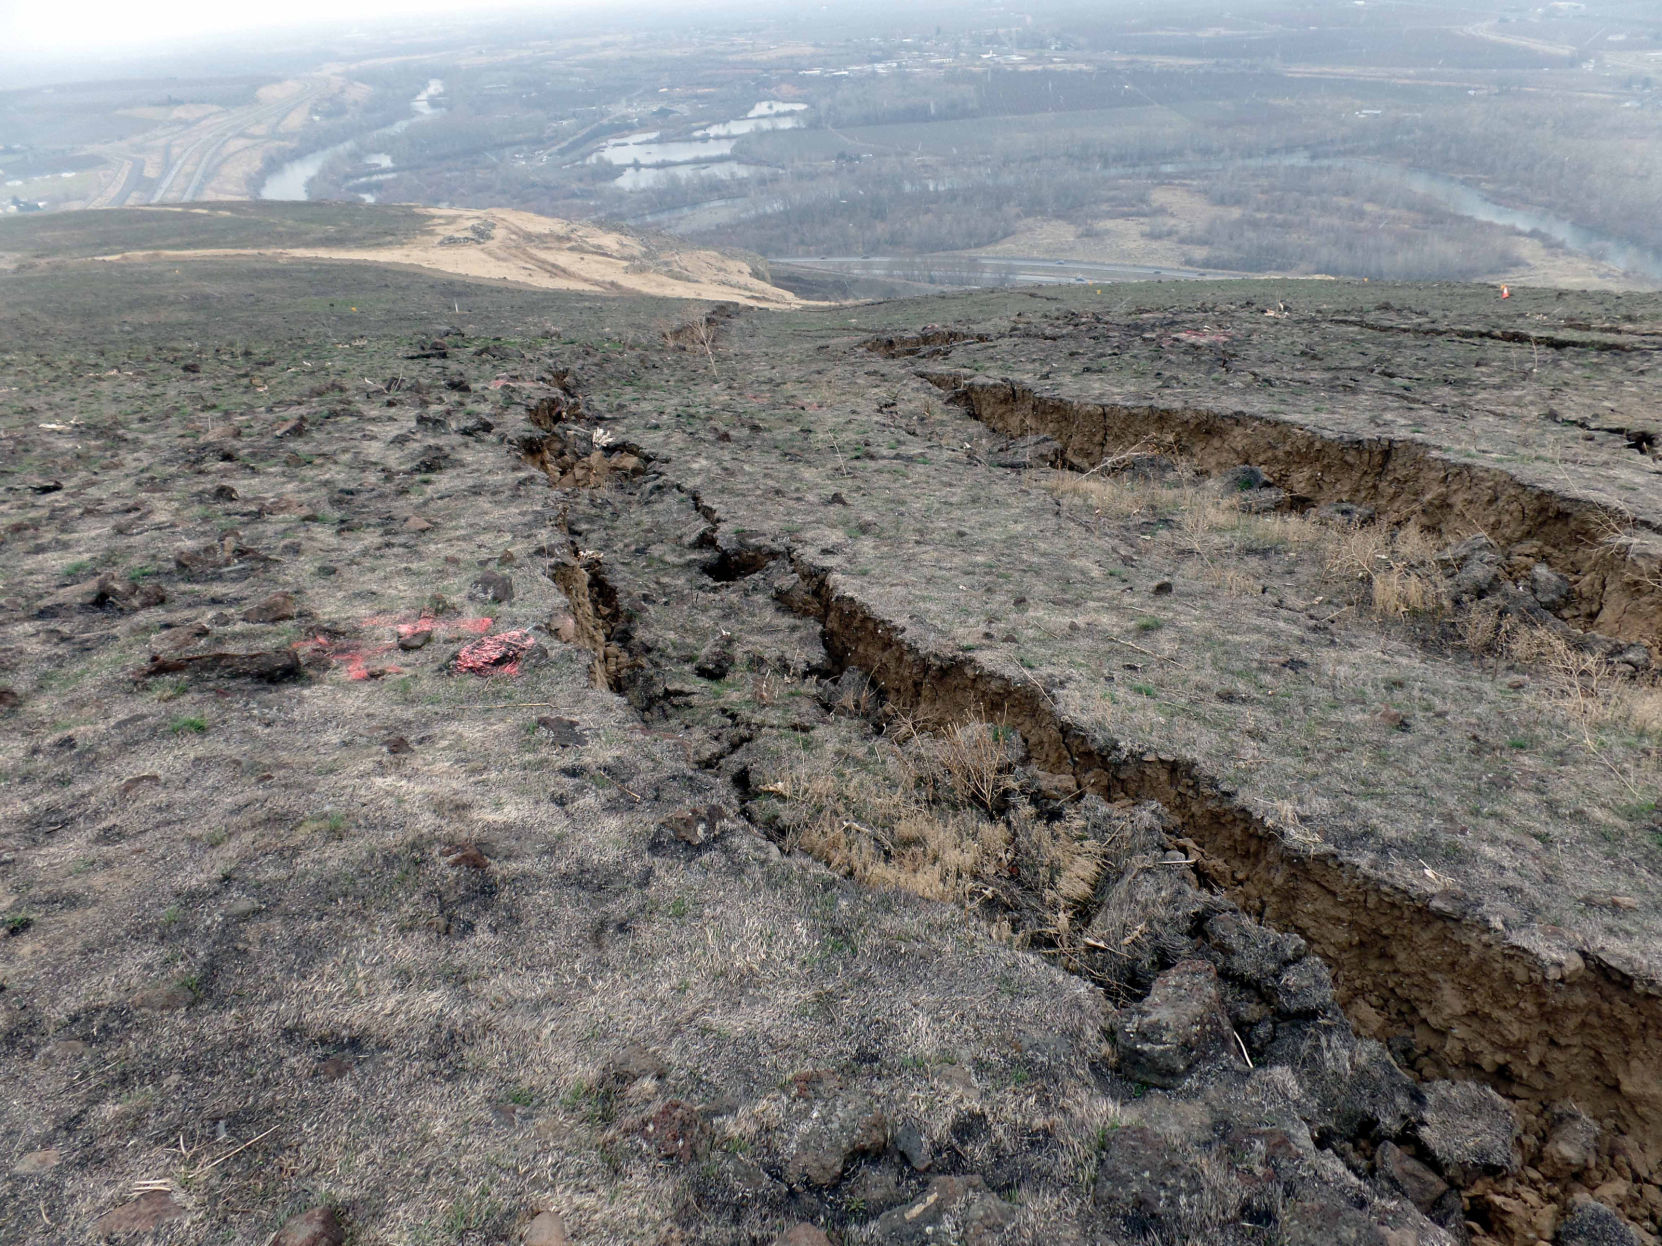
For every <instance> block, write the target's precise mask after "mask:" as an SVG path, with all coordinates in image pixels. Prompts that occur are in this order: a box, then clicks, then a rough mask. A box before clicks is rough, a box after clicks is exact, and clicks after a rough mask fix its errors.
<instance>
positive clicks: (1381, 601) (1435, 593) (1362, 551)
mask: <svg viewBox="0 0 1662 1246" xmlns="http://www.w3.org/2000/svg"><path fill="white" fill-rule="evenodd" d="M1437 550H1438V546H1437V544H1436V543H1435V542H1434V541H1433V540H1432V539H1431V538H1430V537H1429V536H1427V535H1426V534H1425V533H1424V532H1423V531H1422V530H1421V529H1420V528H1419V527H1418V525H1415V524H1407V525H1405V526H1403V527H1401V528H1398V529H1396V530H1395V531H1391V530H1388V529H1386V528H1384V527H1381V526H1377V525H1366V526H1363V527H1359V528H1345V529H1340V530H1337V531H1334V532H1332V534H1331V538H1330V544H1329V545H1328V547H1327V572H1328V574H1329V575H1332V576H1335V577H1336V578H1339V579H1341V580H1346V581H1350V582H1353V583H1359V584H1361V585H1365V590H1364V591H1365V595H1366V599H1367V600H1366V604H1367V606H1368V608H1369V609H1370V610H1371V611H1372V612H1373V614H1374V615H1376V616H1377V617H1379V618H1402V617H1405V616H1409V615H1417V616H1425V615H1431V616H1435V615H1440V614H1444V613H1446V612H1447V610H1448V607H1449V596H1448V588H1447V585H1446V583H1445V582H1444V579H1443V575H1442V572H1441V571H1440V570H1439V569H1438V567H1437Z"/></svg>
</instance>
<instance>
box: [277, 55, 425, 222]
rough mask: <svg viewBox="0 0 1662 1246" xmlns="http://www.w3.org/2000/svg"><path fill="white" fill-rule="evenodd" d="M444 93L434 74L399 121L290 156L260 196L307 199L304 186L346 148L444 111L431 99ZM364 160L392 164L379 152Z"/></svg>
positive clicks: (364, 194) (368, 163)
mask: <svg viewBox="0 0 1662 1246" xmlns="http://www.w3.org/2000/svg"><path fill="white" fill-rule="evenodd" d="M443 94H444V79H442V78H434V79H432V80H430V81H429V82H428V83H427V85H426V86H425V87H423V88H422V90H421V92H420V94H418V95H417V96H416V97H415V98H414V99H413V100H411V101H410V115H409V116H408V117H405V118H404V119H403V120H402V121H395V122H393V123H392V124H391V125H387V126H382V127H381V128H380V129H379V130H372V131H370V132H369V133H368V134H364V135H361V136H359V137H357V138H349V139H347V140H346V141H345V142H344V143H336V144H335V145H334V146H332V147H325V148H323V149H321V150H319V151H314V152H312V153H311V154H309V155H305V156H300V157H298V158H297V159H294V160H290V161H289V162H288V163H287V164H285V165H283V166H282V167H281V168H279V169H278V170H277V171H276V172H274V173H272V174H271V176H270V177H268V178H266V179H265V182H264V184H263V185H261V187H260V198H261V199H286V200H290V201H297V200H305V199H307V198H308V197H309V196H308V193H307V187H308V186H309V185H310V184H311V180H312V179H313V178H314V177H316V176H317V175H318V174H319V173H320V172H322V170H323V166H324V165H326V164H328V163H329V161H331V160H333V159H334V158H335V157H336V156H338V155H341V154H342V153H344V152H349V151H362V150H364V149H365V148H367V147H368V146H370V143H371V141H372V140H374V139H378V138H382V137H384V136H386V135H390V134H402V133H403V132H404V131H405V130H407V129H409V128H410V127H411V126H412V125H414V124H415V123H416V122H418V121H425V120H426V119H427V118H429V117H436V116H438V115H439V114H440V113H442V112H443V111H444V109H443V108H440V107H439V106H438V105H437V104H435V103H434V102H433V101H434V100H435V99H436V98H437V97H439V96H441V95H443ZM364 164H365V165H366V166H368V167H370V168H377V169H384V168H388V167H389V166H391V164H392V158H391V157H390V156H386V155H383V154H380V153H375V154H371V155H369V156H366V157H365V158H364ZM358 197H359V198H360V199H362V200H363V201H364V202H365V203H374V202H375V196H374V195H373V194H369V193H367V192H360V193H359V195H358Z"/></svg>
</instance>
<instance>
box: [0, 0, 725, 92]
mask: <svg viewBox="0 0 1662 1246" xmlns="http://www.w3.org/2000/svg"><path fill="white" fill-rule="evenodd" d="M642 7H646V6H644V5H642V4H640V3H636V2H634V0H629V2H628V3H625V4H622V5H619V4H616V3H608V2H607V0H482V2H481V0H278V2H277V3H272V4H262V5H254V4H249V3H246V2H245V0H0V47H4V48H6V49H7V50H8V51H10V52H13V53H17V52H22V51H27V50H34V51H38V52H41V53H43V54H49V55H54V56H62V55H63V54H66V53H73V52H75V51H77V50H83V49H84V50H97V51H100V52H108V51H112V50H125V49H133V50H140V49H145V48H154V47H156V46H158V45H160V46H167V45H173V46H178V45H180V44H189V43H194V42H196V41H198V40H200V39H201V38H203V37H204V36H214V35H223V34H226V33H228V32H233V31H245V30H259V29H261V28H270V27H277V26H302V25H315V24H319V23H331V24H339V23H349V22H354V21H379V20H383V19H387V18H397V17H428V16H438V15H442V16H445V17H450V18H460V17H465V16H467V15H469V14H485V13H494V12H502V11H504V10H509V9H518V10H534V11H537V12H541V13H547V14H550V15H558V14H560V13H563V12H573V11H578V10H589V11H594V10H596V9H601V8H607V9H616V8H631V9H636V8H642ZM680 7H682V8H683V9H685V8H687V7H692V8H697V7H700V6H698V5H696V4H695V5H692V6H686V5H683V6H680ZM3 85H4V84H0V86H3Z"/></svg>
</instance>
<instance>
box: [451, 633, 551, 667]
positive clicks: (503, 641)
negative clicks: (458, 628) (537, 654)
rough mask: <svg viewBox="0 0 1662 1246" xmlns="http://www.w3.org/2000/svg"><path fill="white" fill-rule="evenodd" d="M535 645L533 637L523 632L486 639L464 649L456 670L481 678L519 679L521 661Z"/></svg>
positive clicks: (502, 634) (459, 654) (458, 657)
mask: <svg viewBox="0 0 1662 1246" xmlns="http://www.w3.org/2000/svg"><path fill="white" fill-rule="evenodd" d="M536 643H537V642H536V640H535V639H534V638H533V637H532V635H531V633H530V632H527V631H524V630H519V631H513V632H502V633H501V634H499V635H496V636H486V637H485V638H484V639H483V640H476V641H474V642H473V643H472V644H471V645H466V646H464V647H463V648H462V651H461V652H460V653H458V654H457V655H456V662H455V666H456V670H457V671H466V672H467V673H468V674H470V675H479V676H481V677H484V676H489V675H508V676H513V675H517V674H519V664H520V661H521V659H523V658H524V657H525V655H526V654H527V653H528V652H530V650H531V648H532V646H534V645H535V644H536Z"/></svg>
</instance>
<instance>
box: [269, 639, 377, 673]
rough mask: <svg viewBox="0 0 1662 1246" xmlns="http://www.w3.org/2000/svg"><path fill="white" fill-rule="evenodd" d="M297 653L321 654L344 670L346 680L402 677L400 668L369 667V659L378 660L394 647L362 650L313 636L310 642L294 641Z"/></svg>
mask: <svg viewBox="0 0 1662 1246" xmlns="http://www.w3.org/2000/svg"><path fill="white" fill-rule="evenodd" d="M294 648H295V651H296V652H297V653H321V654H323V655H324V656H325V657H327V658H328V659H329V660H330V661H331V662H334V663H336V664H337V665H339V666H342V667H344V668H345V669H346V677H347V678H348V679H380V678H381V677H382V676H383V675H402V674H404V668H403V667H402V666H370V664H369V660H370V659H371V658H378V657H380V656H381V655H382V654H383V653H391V652H392V651H393V650H394V649H395V648H397V646H396V645H375V646H372V647H370V648H367V649H366V648H362V647H360V646H358V645H354V644H351V643H350V642H345V641H339V640H330V639H329V637H327V636H314V637H312V639H310V640H301V641H296V642H295V645H294Z"/></svg>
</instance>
